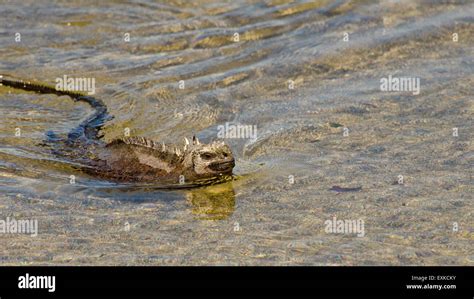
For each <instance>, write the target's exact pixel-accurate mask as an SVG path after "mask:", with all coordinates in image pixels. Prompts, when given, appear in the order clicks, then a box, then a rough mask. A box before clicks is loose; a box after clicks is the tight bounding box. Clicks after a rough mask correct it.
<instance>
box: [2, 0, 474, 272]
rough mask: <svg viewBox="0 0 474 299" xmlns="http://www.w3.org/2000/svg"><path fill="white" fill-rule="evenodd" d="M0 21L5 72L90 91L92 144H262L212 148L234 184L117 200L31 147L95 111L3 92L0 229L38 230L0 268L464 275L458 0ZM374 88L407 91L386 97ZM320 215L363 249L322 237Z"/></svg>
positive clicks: (31, 14)
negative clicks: (412, 81)
mask: <svg viewBox="0 0 474 299" xmlns="http://www.w3.org/2000/svg"><path fill="white" fill-rule="evenodd" d="M0 5H1V6H0V23H1V26H0V28H1V29H0V45H1V46H0V74H4V75H9V76H14V77H17V78H24V79H28V80H38V81H40V82H46V83H50V84H54V82H55V79H56V78H58V77H63V76H64V75H68V76H71V77H87V78H94V79H95V81H96V95H95V97H97V98H100V99H102V100H103V101H104V102H105V103H106V104H107V106H108V109H109V113H110V114H111V115H112V116H113V117H114V118H113V119H112V120H110V121H108V122H107V124H106V126H105V127H104V129H103V132H102V133H103V134H104V139H105V140H106V141H110V140H113V139H114V138H117V137H121V136H123V134H124V130H125V129H126V128H129V129H130V133H131V135H139V136H145V137H149V138H152V139H155V140H160V141H165V142H167V143H168V142H170V143H174V142H182V139H183V137H185V136H186V137H190V136H192V135H193V134H196V135H197V136H198V137H199V138H200V139H201V140H204V141H206V142H209V141H211V140H214V139H217V133H218V126H219V125H225V123H226V122H227V123H230V124H241V125H249V126H256V128H257V135H256V138H226V139H225V141H226V142H227V143H228V144H229V145H230V146H231V147H232V149H233V151H234V154H235V156H236V158H237V163H236V168H235V174H236V175H237V176H238V178H237V179H236V180H235V181H232V182H228V183H225V184H219V185H215V186H210V187H205V188H197V189H192V190H174V191H167V190H157V189H154V188H150V187H144V186H134V185H130V184H115V183H112V182H107V181H102V180H98V179H96V178H94V177H91V176H88V175H85V174H82V173H80V172H78V171H77V170H76V169H75V167H74V165H73V164H71V163H70V162H68V161H66V160H64V159H63V158H58V157H56V156H54V155H53V154H51V152H50V151H49V150H48V149H47V148H45V147H44V146H41V145H40V144H41V143H42V142H43V141H44V139H45V133H46V132H48V131H54V132H55V133H56V134H58V135H62V134H67V133H68V132H69V131H70V130H72V129H73V128H74V127H75V126H77V125H78V124H79V123H80V122H81V121H82V120H84V119H85V118H86V117H87V116H88V115H90V114H91V113H92V109H90V108H89V107H88V106H87V105H85V104H82V103H74V102H73V101H71V100H70V99H69V98H67V97H56V96H52V95H51V96H49V95H35V94H32V93H26V92H22V91H14V90H11V89H7V88H5V87H0V100H1V102H0V115H1V116H2V117H1V118H0V191H1V195H0V220H2V219H6V218H7V217H10V218H15V219H37V220H38V226H39V229H38V235H37V236H36V237H32V236H29V235H26V234H3V235H1V238H2V239H4V240H2V241H1V244H2V245H1V246H0V260H1V263H2V264H8V265H10V264H81V265H83V264H113V265H134V264H151V265H163V264H164V265H188V264H191V265H201V264H213V265H214V264H217V265H223V264H224V265H227V264H231V265H237V264H240V265H388V264H390V265H451V264H455V265H473V264H474V255H473V247H472V244H473V240H474V229H473V224H474V223H473V222H474V221H473V211H474V204H473V195H472V194H473V181H472V173H473V161H474V155H473V149H474V148H473V144H472V140H473V135H474V134H473V112H474V109H473V98H472V97H473V87H472V86H473V83H474V76H473V70H474V47H473V46H474V25H473V19H474V17H473V16H474V3H472V2H471V1H449V2H447V1H390V0H387V1H285V0H274V1H271V0H268V1H158V2H155V1H128V2H125V1H110V2H105V1H101V2H100V4H96V3H94V4H92V2H89V1H67V2H66V1H58V2H56V3H48V2H46V1H22V2H19V1H3V2H2V4H0ZM16 33H20V34H21V41H20V42H16V41H15V34H16ZM126 33H129V34H130V41H129V42H126V41H125V40H124V37H125V34H126ZM235 33H238V34H239V40H238V41H237V40H236V39H235V37H236V36H235ZM345 33H347V34H348V35H345ZM453 33H457V35H458V40H457V41H453ZM345 37H347V38H348V39H347V38H346V40H345ZM389 75H392V76H393V77H412V78H419V79H420V93H419V94H417V95H414V94H413V92H410V91H403V92H386V91H381V88H380V80H381V78H386V77H388V76H389ZM180 80H184V88H183V89H180V88H179V87H180V86H179V81H180ZM290 80H291V81H292V82H290ZM290 85H292V87H294V88H289V87H290ZM16 128H20V130H21V136H15V133H16ZM345 128H347V129H348V131H347V130H345ZM453 128H457V132H458V136H453V132H454V131H453ZM344 132H348V134H344ZM247 137H248V136H247ZM70 175H74V176H75V184H71V183H70ZM400 175H401V176H403V184H400V183H399V179H400V177H399V176H400ZM292 179H294V182H293V180H292ZM333 186H339V187H340V188H357V187H361V190H360V191H355V190H352V192H338V191H343V190H344V189H340V188H338V187H336V188H333ZM347 191H350V190H347ZM333 217H336V219H339V220H341V219H342V220H359V219H362V220H363V221H364V232H365V233H364V236H363V237H358V236H357V235H356V234H354V233H350V232H349V233H347V232H346V233H344V234H335V233H330V232H327V231H326V230H325V228H326V225H325V221H327V220H332V219H333ZM456 228H457V229H456Z"/></svg>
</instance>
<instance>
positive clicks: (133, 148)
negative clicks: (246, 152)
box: [0, 76, 235, 186]
mask: <svg viewBox="0 0 474 299" xmlns="http://www.w3.org/2000/svg"><path fill="white" fill-rule="evenodd" d="M0 83H1V84H0V85H4V86H8V87H12V88H16V89H22V90H25V91H32V92H35V93H39V94H55V95H58V96H69V97H70V98H72V99H73V100H75V101H82V102H85V103H87V104H89V105H90V106H91V107H92V108H94V109H95V112H94V114H93V115H91V116H90V117H88V118H87V119H86V120H85V121H83V122H82V123H81V124H80V125H79V126H78V127H77V128H75V129H73V130H72V131H71V132H70V133H69V134H68V138H67V139H65V140H61V139H56V141H62V142H63V143H64V144H65V145H66V146H67V148H68V150H67V151H69V152H72V153H73V154H72V155H71V154H69V155H64V156H68V157H71V156H75V157H76V158H75V159H74V160H75V161H76V162H77V161H80V163H81V164H83V167H80V168H81V170H82V171H84V172H86V173H89V174H93V175H95V176H98V177H100V178H104V179H108V180H112V181H119V182H140V183H142V182H143V183H158V184H163V185H166V184H171V186H173V185H178V184H179V185H183V183H184V182H185V183H186V186H195V185H204V184H212V183H215V182H219V181H222V180H223V178H225V177H227V178H228V177H230V176H231V175H232V170H233V168H234V166H235V160H234V157H233V154H232V151H231V149H230V147H229V146H228V145H226V144H225V143H224V142H212V143H210V144H202V143H200V142H199V140H198V138H196V137H195V136H194V137H193V138H192V142H190V141H189V140H188V139H187V138H184V144H183V145H182V146H181V145H178V146H176V145H169V144H168V145H167V144H164V143H158V142H155V141H153V140H150V139H147V138H144V137H124V138H119V139H116V140H113V141H112V142H110V143H108V144H106V143H105V142H103V141H102V140H101V137H102V136H99V130H100V129H101V127H102V126H103V125H104V123H105V122H106V121H107V120H109V119H111V117H110V116H109V114H108V112H107V107H106V106H105V104H104V103H103V102H102V101H101V100H98V99H95V98H93V97H90V96H87V95H84V94H81V93H79V92H73V91H67V90H58V89H56V88H55V87H51V86H47V85H43V84H35V83H31V82H27V81H23V80H10V79H5V78H3V77H1V76H0ZM56 154H58V155H61V153H60V152H58V151H57V152H56Z"/></svg>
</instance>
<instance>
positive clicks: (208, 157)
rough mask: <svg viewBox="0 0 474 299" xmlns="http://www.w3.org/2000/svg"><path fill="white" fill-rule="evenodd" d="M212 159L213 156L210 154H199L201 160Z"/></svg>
mask: <svg viewBox="0 0 474 299" xmlns="http://www.w3.org/2000/svg"><path fill="white" fill-rule="evenodd" d="M213 157H214V155H213V154H210V153H202V154H201V158H203V159H204V160H210V159H212V158H213Z"/></svg>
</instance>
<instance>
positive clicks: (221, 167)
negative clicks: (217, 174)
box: [209, 159, 235, 171]
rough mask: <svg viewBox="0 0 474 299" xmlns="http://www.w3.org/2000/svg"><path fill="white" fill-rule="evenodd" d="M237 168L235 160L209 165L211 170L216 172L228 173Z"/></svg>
mask: <svg viewBox="0 0 474 299" xmlns="http://www.w3.org/2000/svg"><path fill="white" fill-rule="evenodd" d="M234 166H235V160H234V159H232V160H230V161H225V162H213V163H211V164H209V169H211V170H214V171H228V170H232V168H234Z"/></svg>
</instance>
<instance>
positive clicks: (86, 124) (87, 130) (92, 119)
mask: <svg viewBox="0 0 474 299" xmlns="http://www.w3.org/2000/svg"><path fill="white" fill-rule="evenodd" d="M1 85H4V86H8V87H12V88H16V89H22V90H25V91H32V92H35V93H39V94H55V95H57V96H69V97H70V98H72V99H74V100H75V101H81V102H86V103H87V104H89V105H90V106H91V107H92V108H94V109H95V112H94V114H93V115H91V116H89V117H88V118H87V119H86V120H85V121H83V122H82V123H81V124H80V125H79V126H78V127H77V128H75V129H74V130H72V131H71V132H70V133H69V135H68V141H76V140H77V139H79V138H80V137H82V136H85V137H86V138H88V139H97V138H99V136H98V133H99V130H100V128H101V127H102V126H103V124H104V123H105V121H107V120H108V119H109V115H108V113H107V107H106V106H105V104H104V103H103V102H102V101H101V100H98V99H95V98H93V97H90V96H87V95H85V94H82V93H80V92H75V91H68V90H58V89H56V88H55V87H52V86H48V85H45V84H38V83H31V82H29V81H24V80H10V79H5V78H4V77H3V76H0V86H1Z"/></svg>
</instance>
